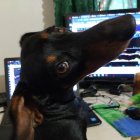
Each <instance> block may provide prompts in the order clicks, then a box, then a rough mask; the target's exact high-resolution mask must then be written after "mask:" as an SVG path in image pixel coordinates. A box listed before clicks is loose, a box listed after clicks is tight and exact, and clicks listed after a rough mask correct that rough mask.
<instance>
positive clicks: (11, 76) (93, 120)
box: [2, 58, 101, 126]
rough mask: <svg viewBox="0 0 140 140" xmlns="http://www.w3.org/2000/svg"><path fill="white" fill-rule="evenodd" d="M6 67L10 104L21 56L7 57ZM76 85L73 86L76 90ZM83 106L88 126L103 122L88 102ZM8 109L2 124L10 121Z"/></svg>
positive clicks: (17, 78) (17, 77)
mask: <svg viewBox="0 0 140 140" xmlns="http://www.w3.org/2000/svg"><path fill="white" fill-rule="evenodd" d="M4 67H5V82H6V93H7V102H8V104H9V102H10V100H11V98H12V95H13V92H14V90H15V87H16V85H17V84H18V82H19V80H20V69H21V63H20V58H5V59H4ZM76 89H77V90H78V88H76V86H74V87H73V90H74V92H76ZM82 104H83V108H84V110H85V112H86V114H87V123H88V126H95V125H99V124H101V120H100V119H99V118H98V117H97V116H96V114H95V113H94V112H93V111H92V110H91V109H90V108H89V106H88V104H87V103H86V102H84V101H83V102H82ZM7 116H8V111H6V112H5V114H4V117H3V120H2V124H5V122H6V123H7V122H8V121H7V120H6V118H7V119H8V117H7Z"/></svg>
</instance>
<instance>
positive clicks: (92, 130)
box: [0, 92, 140, 140]
mask: <svg viewBox="0 0 140 140" xmlns="http://www.w3.org/2000/svg"><path fill="white" fill-rule="evenodd" d="M100 93H102V94H107V93H105V92H100ZM94 99H95V98H93V97H89V98H85V100H86V101H87V102H89V103H93V102H94ZM116 99H119V100H127V99H128V97H127V96H124V95H122V96H121V97H119V98H118V97H117V96H116ZM2 110H3V108H0V111H2ZM97 115H98V114H97ZM2 117H3V113H1V114H0V122H1V119H2ZM98 117H99V118H100V119H101V121H102V124H101V125H98V126H94V127H89V128H88V129H87V138H88V140H140V138H130V137H127V138H125V137H123V136H122V135H121V134H120V133H119V132H118V131H116V130H115V129H114V128H113V127H112V126H111V125H110V124H108V123H107V122H106V121H104V120H103V119H102V118H101V117H100V116H99V115H98Z"/></svg>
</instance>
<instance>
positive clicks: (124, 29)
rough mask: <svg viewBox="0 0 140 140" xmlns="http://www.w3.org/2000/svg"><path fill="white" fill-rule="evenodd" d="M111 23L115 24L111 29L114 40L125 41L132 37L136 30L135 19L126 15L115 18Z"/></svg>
mask: <svg viewBox="0 0 140 140" xmlns="http://www.w3.org/2000/svg"><path fill="white" fill-rule="evenodd" d="M113 22H115V24H114V23H113V24H114V26H113V28H115V32H116V34H118V35H117V36H116V38H117V39H118V40H122V41H126V40H129V39H131V38H132V37H133V35H134V33H135V30H136V21H135V18H134V17H133V16H132V15H130V14H128V15H124V16H121V17H118V18H116V19H115V20H114V21H113Z"/></svg>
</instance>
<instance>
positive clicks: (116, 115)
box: [93, 104, 140, 137]
mask: <svg viewBox="0 0 140 140" xmlns="http://www.w3.org/2000/svg"><path fill="white" fill-rule="evenodd" d="M105 106H106V105H104V104H100V105H95V106H93V109H94V110H95V111H96V112H97V113H98V114H99V115H100V116H101V117H102V118H103V119H104V120H105V121H107V122H108V123H109V124H110V125H112V126H113V127H114V128H115V129H116V130H117V131H118V132H119V133H121V134H122V135H123V136H124V137H131V136H140V120H133V119H131V118H129V117H127V116H126V115H125V114H124V113H123V112H122V111H120V110H119V109H117V108H109V109H104V107H105Z"/></svg>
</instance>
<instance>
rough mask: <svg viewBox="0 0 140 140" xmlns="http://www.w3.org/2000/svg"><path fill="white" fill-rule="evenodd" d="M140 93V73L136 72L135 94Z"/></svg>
mask: <svg viewBox="0 0 140 140" xmlns="http://www.w3.org/2000/svg"><path fill="white" fill-rule="evenodd" d="M138 93H140V73H136V74H135V77H134V85H133V95H135V94H138Z"/></svg>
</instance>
